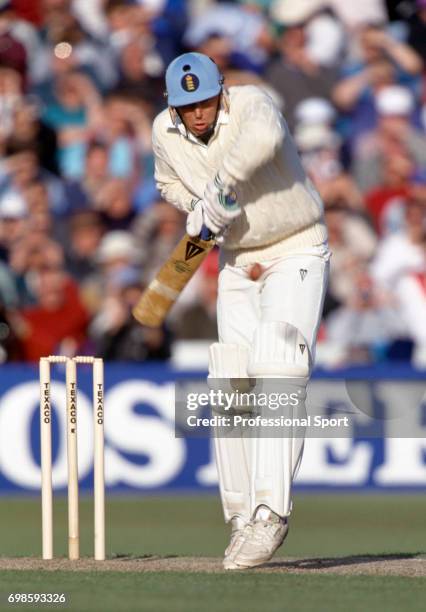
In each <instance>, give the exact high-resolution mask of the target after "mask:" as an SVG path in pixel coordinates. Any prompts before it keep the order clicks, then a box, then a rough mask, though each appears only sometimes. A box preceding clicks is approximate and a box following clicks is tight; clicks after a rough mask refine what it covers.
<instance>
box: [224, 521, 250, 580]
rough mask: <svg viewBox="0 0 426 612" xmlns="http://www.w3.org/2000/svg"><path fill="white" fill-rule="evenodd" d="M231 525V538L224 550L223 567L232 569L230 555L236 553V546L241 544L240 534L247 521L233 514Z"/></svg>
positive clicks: (232, 564)
mask: <svg viewBox="0 0 426 612" xmlns="http://www.w3.org/2000/svg"><path fill="white" fill-rule="evenodd" d="M231 525H232V530H231V540H230V542H229V544H228V546H227V548H226V550H225V557H224V559H223V567H224V568H225V569H234V563H233V561H232V557H233V556H234V555H235V554H236V552H237V550H238V548H239V547H240V546H241V544H242V535H243V532H244V527H245V526H246V525H247V523H246V521H244V519H243V518H241V517H240V516H234V517H233V518H232V519H231ZM228 566H229V567H228Z"/></svg>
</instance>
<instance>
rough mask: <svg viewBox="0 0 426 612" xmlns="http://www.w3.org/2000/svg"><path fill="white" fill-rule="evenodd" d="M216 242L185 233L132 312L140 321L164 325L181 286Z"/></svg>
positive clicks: (149, 325)
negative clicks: (192, 236)
mask: <svg viewBox="0 0 426 612" xmlns="http://www.w3.org/2000/svg"><path fill="white" fill-rule="evenodd" d="M214 245H215V240H214V238H212V239H209V240H203V239H202V238H191V237H190V236H188V234H185V236H184V237H183V238H182V239H181V240H180V242H179V243H178V244H177V246H176V248H175V249H174V251H173V253H172V254H171V255H170V257H169V259H168V260H167V261H166V263H165V264H163V266H162V267H161V268H160V270H159V272H158V273H157V275H156V277H155V278H154V280H152V281H151V283H150V284H149V286H148V287H147V288H146V289H145V291H144V293H143V294H142V296H141V298H140V300H139V301H138V303H137V304H136V306H135V307H134V308H133V311H132V312H133V316H134V317H135V319H136V320H137V321H139V323H141V325H147V326H148V327H161V325H162V324H163V323H164V320H165V318H166V316H167V314H168V312H169V310H170V308H171V307H172V306H173V304H174V303H175V301H176V300H177V298H178V297H179V295H180V293H181V291H182V289H183V288H184V287H185V286H186V285H187V283H188V282H189V280H190V279H191V278H192V276H193V275H194V274H195V272H196V271H197V270H198V268H199V267H200V265H201V264H202V262H203V261H204V259H205V258H206V257H207V255H208V254H209V252H210V251H211V250H212V248H213V247H214Z"/></svg>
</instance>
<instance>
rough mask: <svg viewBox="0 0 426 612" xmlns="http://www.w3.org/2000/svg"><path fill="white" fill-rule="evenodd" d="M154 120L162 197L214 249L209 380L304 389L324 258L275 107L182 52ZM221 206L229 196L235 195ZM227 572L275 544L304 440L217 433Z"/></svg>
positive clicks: (303, 181) (322, 236)
mask: <svg viewBox="0 0 426 612" xmlns="http://www.w3.org/2000/svg"><path fill="white" fill-rule="evenodd" d="M166 89H167V92H166V94H167V100H168V109H166V110H164V111H163V112H161V113H160V114H159V115H158V116H157V117H156V119H155V122H154V126H153V147H154V153H155V178H156V182H157V186H158V188H159V190H160V192H161V194H162V196H163V197H164V198H165V199H166V200H168V201H169V202H171V203H172V204H174V205H175V206H177V207H178V208H179V209H181V210H183V211H186V212H187V213H188V217H187V232H188V234H189V235H190V236H198V235H199V234H200V232H201V230H202V227H203V226H205V227H207V228H208V229H209V230H210V231H211V232H212V233H213V234H215V235H216V236H217V237H218V242H219V243H220V249H221V258H220V261H221V264H220V273H219V294H218V303H217V318H218V339H219V341H218V342H217V343H214V344H213V345H212V346H211V347H210V354H209V378H212V379H228V380H229V379H235V378H238V379H241V378H244V377H253V378H263V379H267V378H274V379H286V378H290V377H291V378H292V380H293V381H294V380H296V381H297V385H298V387H299V388H300V389H301V390H302V391H305V389H306V385H307V383H308V380H309V376H310V374H311V370H312V364H313V360H314V353H315V343H316V335H317V331H318V327H319V323H320V319H321V313H322V308H323V300H324V294H325V290H326V285H327V278H328V268H329V257H330V253H329V250H328V245H327V230H326V226H325V223H324V217H323V206H322V202H321V199H320V197H319V195H318V193H317V191H316V190H315V188H314V186H313V185H312V183H311V182H310V180H309V179H308V178H307V177H306V175H305V173H304V170H303V168H302V165H301V162H300V160H299V157H298V154H297V151H296V148H295V145H294V143H293V140H292V138H291V136H290V133H289V131H288V128H287V125H286V122H285V121H284V119H283V117H282V115H281V113H280V111H279V110H278V109H277V107H276V106H275V105H274V103H273V102H272V100H271V98H270V97H269V96H268V95H267V94H266V93H264V92H263V91H262V90H261V89H259V88H258V87H255V86H251V85H246V86H240V87H231V88H230V89H229V90H227V89H226V88H225V87H224V79H223V77H222V75H221V74H220V72H219V70H218V68H217V66H216V64H215V63H214V62H213V61H212V60H211V59H210V58H209V57H207V56H205V55H203V54H200V53H185V54H184V55H181V56H179V57H177V58H176V59H175V60H173V61H172V62H171V64H170V65H169V67H168V68H167V72H166ZM235 199H236V202H237V203H236V204H234V206H231V207H229V206H228V205H227V204H228V203H229V200H231V201H235ZM215 451H216V462H217V467H218V474H219V485H220V492H221V500H222V504H223V510H224V516H225V521H226V522H229V523H231V539H230V543H229V546H228V547H227V549H226V551H225V558H224V567H225V568H226V569H229V570H232V569H243V568H249V567H255V566H258V565H261V564H263V563H265V562H266V561H268V560H269V559H270V558H271V557H272V556H273V554H274V553H275V551H276V550H277V548H278V547H279V546H280V545H281V544H282V543H283V541H284V539H285V537H286V535H287V532H288V521H289V516H290V513H291V506H292V504H291V485H292V481H293V478H294V477H295V474H296V472H297V470H298V467H299V465H300V461H301V457H302V451H303V438H302V439H300V438H293V439H291V438H289V437H288V436H287V437H280V436H275V437H273V438H267V439H265V438H263V437H261V436H260V437H257V438H255V439H251V438H250V439H247V438H245V437H244V436H240V437H227V436H223V437H216V438H215Z"/></svg>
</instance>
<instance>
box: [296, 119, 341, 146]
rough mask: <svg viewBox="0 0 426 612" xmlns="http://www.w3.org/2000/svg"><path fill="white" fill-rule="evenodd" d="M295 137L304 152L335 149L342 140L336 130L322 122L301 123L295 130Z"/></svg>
mask: <svg viewBox="0 0 426 612" xmlns="http://www.w3.org/2000/svg"><path fill="white" fill-rule="evenodd" d="M294 139H295V141H296V144H297V148H298V149H299V151H301V152H302V153H306V152H308V151H314V150H316V149H335V148H336V147H338V146H339V145H340V142H341V139H340V136H339V135H338V134H336V132H334V131H333V130H332V129H331V128H330V127H328V126H327V125H322V124H312V125H309V124H300V125H299V126H297V127H296V129H295V131H294Z"/></svg>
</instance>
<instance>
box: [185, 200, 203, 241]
mask: <svg viewBox="0 0 426 612" xmlns="http://www.w3.org/2000/svg"><path fill="white" fill-rule="evenodd" d="M203 225H204V214H203V201H202V200H198V201H197V202H195V204H194V206H193V208H192V210H191V212H190V213H188V216H187V218H186V233H187V234H188V236H191V237H192V238H195V237H196V236H199V235H200V234H201V230H202V228H203Z"/></svg>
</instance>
